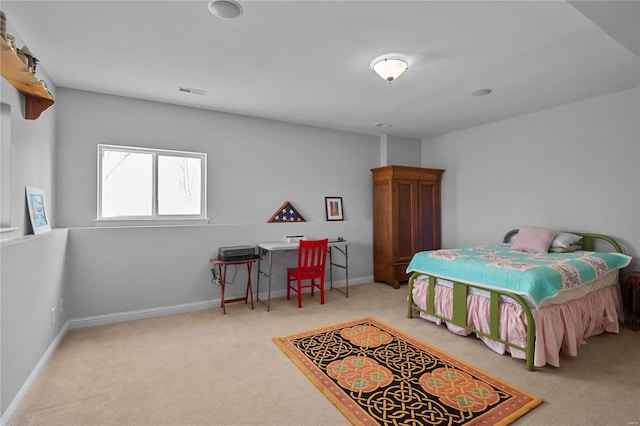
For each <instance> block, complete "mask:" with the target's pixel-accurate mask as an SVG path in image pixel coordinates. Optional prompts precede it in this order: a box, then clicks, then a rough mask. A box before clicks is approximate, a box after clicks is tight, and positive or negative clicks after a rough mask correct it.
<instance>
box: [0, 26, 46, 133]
mask: <svg viewBox="0 0 640 426" xmlns="http://www.w3.org/2000/svg"><path fill="white" fill-rule="evenodd" d="M0 45H1V48H2V56H1V57H0V71H1V72H2V76H3V77H4V78H5V80H7V81H8V82H9V83H10V84H11V85H12V86H13V87H15V88H16V90H17V91H18V92H20V93H22V94H23V95H24V118H26V119H27V120H35V119H36V118H38V117H40V114H42V111H44V110H46V109H47V108H49V107H50V106H51V105H53V103H54V102H55V101H54V99H53V96H51V93H49V91H48V90H47V89H45V88H44V87H43V86H42V85H41V84H40V83H39V82H38V79H37V78H36V77H35V76H34V75H33V74H32V73H31V71H29V69H28V68H27V67H26V66H25V65H24V64H23V63H22V61H21V60H20V58H18V55H17V54H16V52H14V51H13V50H11V48H10V47H9V44H8V43H7V42H6V41H5V40H4V39H3V38H2V37H0Z"/></svg>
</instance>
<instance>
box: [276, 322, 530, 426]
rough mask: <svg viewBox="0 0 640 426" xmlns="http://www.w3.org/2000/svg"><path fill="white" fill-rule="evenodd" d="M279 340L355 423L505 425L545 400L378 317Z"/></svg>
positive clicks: (288, 353)
mask: <svg viewBox="0 0 640 426" xmlns="http://www.w3.org/2000/svg"><path fill="white" fill-rule="evenodd" d="M273 341H274V342H275V343H276V344H277V345H278V346H279V347H280V349H282V351H283V352H284V353H285V354H286V355H287V356H288V357H289V358H290V359H291V360H292V361H293V362H294V363H295V364H296V365H297V366H298V367H299V368H300V370H302V372H303V373H304V374H305V375H306V376H307V377H308V378H309V379H310V380H311V381H312V382H313V383H314V384H315V385H316V386H317V387H318V389H320V390H321V391H322V393H324V394H325V396H326V397H327V398H329V400H331V402H332V403H333V404H334V405H335V406H336V407H338V409H340V411H341V412H342V413H343V414H344V415H345V416H346V417H347V418H348V419H349V420H350V421H351V423H353V424H355V425H378V424H381V425H400V424H414V425H415V424H417V425H423V424H428V425H481V424H485V425H500V424H502V425H505V424H509V423H511V422H513V421H514V420H516V419H517V418H519V417H521V416H522V415H524V414H525V413H527V412H528V411H529V410H531V409H533V408H534V407H536V406H537V405H538V404H540V403H541V402H542V400H541V399H540V398H537V397H535V396H532V395H529V394H528V393H526V392H524V391H522V390H520V389H518V388H516V387H514V386H511V385H509V384H508V383H505V382H503V381H502V380H500V379H497V378H495V377H492V376H490V375H488V374H486V373H483V372H482V371H480V370H478V369H477V368H474V367H472V366H470V365H469V364H466V363H464V362H462V361H460V360H458V359H455V358H453V357H451V356H449V355H447V354H445V353H443V352H441V351H439V350H438V349H435V348H433V347H431V346H428V345H427V344H425V343H423V342H421V341H419V340H417V339H414V338H412V337H410V336H407V335H406V334H404V333H402V332H400V331H398V330H395V329H394V328H392V327H390V326H388V325H386V324H383V323H381V322H378V321H376V320H375V319H373V318H362V319H358V320H354V321H349V322H345V323H341V324H335V325H331V326H327V327H321V328H317V329H314V330H309V331H304V332H300V333H294V334H290V335H287V336H280V337H274V338H273Z"/></svg>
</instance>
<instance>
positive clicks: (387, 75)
mask: <svg viewBox="0 0 640 426" xmlns="http://www.w3.org/2000/svg"><path fill="white" fill-rule="evenodd" d="M371 68H373V70H374V71H375V72H376V74H378V75H379V76H380V78H382V79H383V80H387V81H388V82H389V83H391V82H392V81H393V80H395V79H397V78H398V77H400V76H401V75H402V73H403V72H405V71H406V70H407V69H409V64H408V63H407V61H405V60H404V59H400V58H397V57H381V58H378V59H375V60H374V61H373V63H372V65H371Z"/></svg>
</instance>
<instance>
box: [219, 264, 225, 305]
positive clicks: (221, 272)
mask: <svg viewBox="0 0 640 426" xmlns="http://www.w3.org/2000/svg"><path fill="white" fill-rule="evenodd" d="M222 266H223V265H218V272H219V275H220V307H221V308H222V313H223V314H226V313H227V308H226V307H225V306H224V284H225V283H226V282H227V265H224V268H223V267H222Z"/></svg>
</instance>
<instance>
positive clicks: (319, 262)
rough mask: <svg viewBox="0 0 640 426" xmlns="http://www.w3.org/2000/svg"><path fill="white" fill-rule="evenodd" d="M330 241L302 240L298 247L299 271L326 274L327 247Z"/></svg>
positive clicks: (326, 239)
mask: <svg viewBox="0 0 640 426" xmlns="http://www.w3.org/2000/svg"><path fill="white" fill-rule="evenodd" d="M328 243H329V239H328V238H325V239H324V240H300V243H299V246H298V271H299V272H300V273H305V272H320V271H322V272H323V273H324V267H325V263H326V260H327V246H328Z"/></svg>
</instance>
